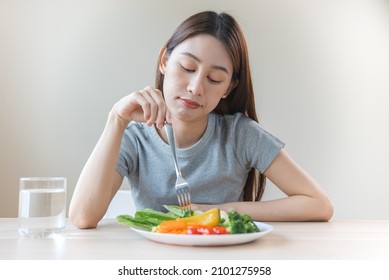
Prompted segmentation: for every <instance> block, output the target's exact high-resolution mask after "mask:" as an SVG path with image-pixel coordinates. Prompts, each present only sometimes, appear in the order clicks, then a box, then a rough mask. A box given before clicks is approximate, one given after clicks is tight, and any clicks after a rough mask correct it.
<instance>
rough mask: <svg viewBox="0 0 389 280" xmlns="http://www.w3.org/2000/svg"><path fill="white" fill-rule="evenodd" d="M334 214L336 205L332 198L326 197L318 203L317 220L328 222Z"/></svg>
mask: <svg viewBox="0 0 389 280" xmlns="http://www.w3.org/2000/svg"><path fill="white" fill-rule="evenodd" d="M333 215H334V206H333V204H332V202H331V200H330V199H328V198H325V199H323V200H321V201H320V203H319V204H318V208H317V212H316V218H315V221H319V222H328V221H329V220H331V218H332V216H333Z"/></svg>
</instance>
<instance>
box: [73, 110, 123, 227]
mask: <svg viewBox="0 0 389 280" xmlns="http://www.w3.org/2000/svg"><path fill="white" fill-rule="evenodd" d="M126 126H127V123H126V122H123V121H122V120H121V119H120V118H118V117H117V116H116V115H115V114H113V113H110V114H109V117H108V120H107V123H106V126H105V128H104V131H103V133H102V135H101V137H100V139H99V141H98V142H97V144H96V146H95V148H94V150H93V152H92V153H91V155H90V157H89V159H88V161H87V163H86V164H85V166H84V168H83V170H82V172H81V175H80V177H79V180H78V182H77V185H76V188H75V191H74V194H73V198H72V201H71V204H70V209H69V217H70V219H71V221H72V223H73V224H75V225H76V226H78V227H81V228H89V227H95V226H96V225H97V223H98V222H99V221H100V220H101V218H102V217H103V216H104V214H105V212H106V210H107V208H108V206H109V203H110V201H111V199H112V197H113V195H114V193H115V192H116V190H115V189H114V187H116V186H114V179H115V178H114V177H115V173H116V171H115V167H116V161H117V157H118V153H119V150H120V143H121V139H122V136H123V133H124V130H125V128H126Z"/></svg>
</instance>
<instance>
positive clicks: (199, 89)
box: [188, 74, 204, 95]
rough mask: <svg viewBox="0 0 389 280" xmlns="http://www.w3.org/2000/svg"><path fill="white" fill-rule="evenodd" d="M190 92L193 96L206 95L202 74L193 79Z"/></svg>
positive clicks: (189, 86) (194, 76)
mask: <svg viewBox="0 0 389 280" xmlns="http://www.w3.org/2000/svg"><path fill="white" fill-rule="evenodd" d="M188 91H189V92H190V93H191V94H193V95H202V94H203V93H204V78H202V77H201V75H200V74H198V75H193V76H192V77H191V79H190V81H189V84H188Z"/></svg>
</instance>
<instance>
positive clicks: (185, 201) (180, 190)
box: [165, 123, 191, 210]
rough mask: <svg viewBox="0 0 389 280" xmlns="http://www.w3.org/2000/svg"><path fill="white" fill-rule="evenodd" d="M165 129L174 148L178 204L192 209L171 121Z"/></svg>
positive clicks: (185, 208)
mask: <svg viewBox="0 0 389 280" xmlns="http://www.w3.org/2000/svg"><path fill="white" fill-rule="evenodd" d="M165 131H166V135H167V138H168V141H169V146H170V148H171V149H172V153H173V159H174V166H175V168H176V175H177V180H176V185H175V188H176V193H177V199H178V204H179V205H180V208H181V209H183V210H191V208H190V205H191V201H190V192H189V184H188V182H187V181H186V180H185V179H184V177H182V174H181V169H180V167H179V166H178V162H177V154H176V142H175V140H174V132H173V128H172V125H171V124H169V123H165Z"/></svg>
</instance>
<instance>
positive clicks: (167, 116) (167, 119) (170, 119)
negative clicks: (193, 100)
mask: <svg viewBox="0 0 389 280" xmlns="http://www.w3.org/2000/svg"><path fill="white" fill-rule="evenodd" d="M165 120H166V121H167V122H168V123H173V119H172V113H171V112H170V110H169V109H166V115H165Z"/></svg>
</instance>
